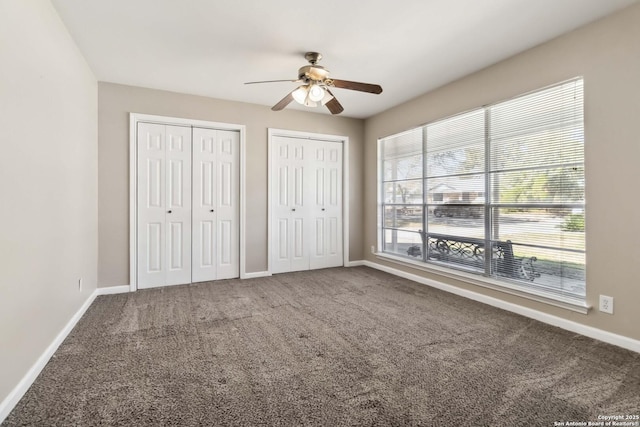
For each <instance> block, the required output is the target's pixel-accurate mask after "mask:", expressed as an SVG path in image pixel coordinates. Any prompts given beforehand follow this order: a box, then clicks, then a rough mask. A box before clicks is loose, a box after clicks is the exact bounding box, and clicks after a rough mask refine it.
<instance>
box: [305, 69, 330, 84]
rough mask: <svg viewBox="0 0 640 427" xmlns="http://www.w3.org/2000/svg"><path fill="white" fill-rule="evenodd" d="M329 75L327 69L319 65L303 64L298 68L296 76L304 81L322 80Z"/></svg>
mask: <svg viewBox="0 0 640 427" xmlns="http://www.w3.org/2000/svg"><path fill="white" fill-rule="evenodd" d="M327 77H329V70H327V69H325V68H324V67H321V66H320V65H305V66H304V67H300V69H299V70H298V78H299V79H301V80H303V81H305V82H309V81H314V82H319V83H320V82H322V81H324V80H325V79H326V78H327Z"/></svg>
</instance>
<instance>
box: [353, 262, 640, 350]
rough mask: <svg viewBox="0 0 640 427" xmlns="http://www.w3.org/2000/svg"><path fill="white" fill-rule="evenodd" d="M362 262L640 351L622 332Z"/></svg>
mask: <svg viewBox="0 0 640 427" xmlns="http://www.w3.org/2000/svg"><path fill="white" fill-rule="evenodd" d="M363 265H366V266H367V267H371V268H375V269H376V270H380V271H384V272H386V273H389V274H393V275H394V276H398V277H403V278H405V279H409V280H411V281H414V282H417V283H420V284H423V285H427V286H431V287H433V288H437V289H440V290H443V291H446V292H450V293H452V294H456V295H460V296H462V297H465V298H469V299H472V300H474V301H478V302H481V303H484V304H488V305H491V306H493V307H497V308H501V309H503V310H507V311H510V312H512V313H516V314H520V315H522V316H525V317H528V318H530V319H535V320H538V321H540V322H543V323H547V324H549V325H553V326H557V327H559V328H562V329H565V330H567V331H571V332H575V333H577V334H580V335H584V336H587V337H589V338H593V339H596V340H599V341H604V342H606V343H609V344H613V345H617V346H619V347H622V348H626V349H627V350H631V351H635V352H636V353H640V341H638V340H635V339H632V338H629V337H625V336H623V335H618V334H614V333H612V332H607V331H603V330H602V329H597V328H594V327H592V326H587V325H583V324H581V323H577V322H573V321H571V320H567V319H563V318H562V317H558V316H553V315H551V314H547V313H543V312H541V311H538V310H534V309H531V308H527V307H523V306H520V305H517V304H513V303H510V302H507V301H503V300H501V299H498V298H493V297H490V296H487V295H483V294H480V293H478V292H473V291H469V290H466V289H462V288H458V287H456V286H451V285H447V284H446V283H442V282H438V281H437V280H432V279H427V278H425V277H422V276H418V275H416V274H412V273H407V272H405V271H402V270H398V269H396V268H393V267H388V266H386V265H381V264H378V263H375V262H372V261H363Z"/></svg>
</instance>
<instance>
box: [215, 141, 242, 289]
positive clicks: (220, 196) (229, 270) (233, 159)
mask: <svg viewBox="0 0 640 427" xmlns="http://www.w3.org/2000/svg"><path fill="white" fill-rule="evenodd" d="M216 140H217V144H216V149H217V153H216V170H217V175H216V176H217V192H216V197H217V199H216V204H217V216H216V227H217V234H218V238H217V241H216V244H217V248H216V249H217V251H216V252H217V258H216V261H217V275H216V278H217V279H231V278H234V277H239V276H240V228H239V218H240V198H239V194H240V170H239V167H238V165H239V164H240V134H239V132H236V131H225V130H218V131H217V132H216Z"/></svg>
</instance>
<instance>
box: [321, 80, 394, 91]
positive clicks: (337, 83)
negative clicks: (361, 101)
mask: <svg viewBox="0 0 640 427" xmlns="http://www.w3.org/2000/svg"><path fill="white" fill-rule="evenodd" d="M331 80H332V83H331V86H334V87H338V88H340V89H351V90H358V91H360V92H369V93H375V94H378V93H382V87H380V85H373V84H370V83H361V82H351V81H349V80H338V79H331Z"/></svg>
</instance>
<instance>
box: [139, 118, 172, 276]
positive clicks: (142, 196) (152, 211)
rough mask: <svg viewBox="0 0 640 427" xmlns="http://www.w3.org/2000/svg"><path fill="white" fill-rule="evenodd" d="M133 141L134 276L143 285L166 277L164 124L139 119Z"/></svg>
mask: <svg viewBox="0 0 640 427" xmlns="http://www.w3.org/2000/svg"><path fill="white" fill-rule="evenodd" d="M137 142H138V145H137V159H138V166H137V173H138V176H137V180H138V194H137V204H138V222H137V229H138V239H137V248H136V252H137V269H138V271H137V276H138V277H137V279H138V287H139V288H147V287H151V286H160V285H162V284H164V282H165V279H166V262H165V260H166V256H165V254H166V247H165V243H164V242H165V230H166V227H165V215H166V212H165V210H166V209H165V208H166V194H165V192H166V188H165V127H164V126H163V125H156V124H149V123H139V124H138V138H137Z"/></svg>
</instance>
